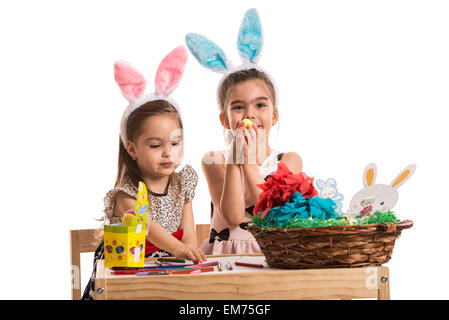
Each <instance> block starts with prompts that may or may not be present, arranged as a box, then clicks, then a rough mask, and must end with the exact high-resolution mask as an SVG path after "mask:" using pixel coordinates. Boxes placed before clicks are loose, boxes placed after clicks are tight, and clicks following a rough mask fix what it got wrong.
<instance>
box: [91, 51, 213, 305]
mask: <svg viewBox="0 0 449 320" xmlns="http://www.w3.org/2000/svg"><path fill="white" fill-rule="evenodd" d="M186 62H187V50H186V48H185V47H183V46H180V47H177V48H176V49H174V50H173V51H172V52H170V53H169V54H168V55H167V56H166V57H165V58H164V59H163V60H162V62H161V64H160V65H159V68H158V70H157V72H156V79H155V87H156V91H155V93H151V94H145V93H144V92H145V85H146V81H145V78H144V77H143V76H142V75H141V74H140V73H139V72H138V71H137V70H136V69H135V68H133V67H132V66H131V65H129V64H128V63H126V62H123V61H120V62H117V63H116V64H115V67H114V71H115V81H116V82H117V84H118V85H119V87H120V89H121V91H122V93H123V95H124V96H125V98H126V99H127V100H128V101H129V105H128V106H127V108H126V109H125V111H124V113H123V116H122V120H121V124H120V141H119V159H118V174H117V179H116V182H115V186H114V189H112V190H110V191H109V192H108V193H107V194H106V197H105V199H104V203H105V210H104V211H105V214H106V218H107V220H109V222H110V223H117V222H120V220H121V216H122V215H123V214H124V213H126V212H127V211H128V210H129V209H133V208H134V207H135V205H136V196H137V187H138V183H139V181H143V182H145V184H146V186H147V189H148V200H149V203H150V210H149V222H148V227H147V240H146V246H145V256H146V257H148V256H151V257H158V256H166V255H173V256H176V257H179V258H187V259H190V260H192V261H194V262H202V261H204V260H205V256H204V253H203V252H202V251H201V250H200V249H199V248H198V246H197V241H196V235H195V231H194V221H193V212H192V199H193V197H194V194H195V188H196V185H197V180H198V176H197V174H196V172H195V171H194V170H193V168H192V167H191V166H190V165H186V166H184V167H183V168H182V169H181V170H180V171H175V169H177V168H178V167H179V165H180V163H181V159H182V155H183V132H182V130H183V125H182V120H181V115H180V110H179V107H178V105H177V104H176V102H175V101H174V100H172V99H171V98H170V97H169V94H170V93H171V92H172V91H173V90H174V88H175V87H176V85H177V84H178V83H179V81H180V79H181V76H182V74H183V72H184V66H185V64H186ZM103 258H104V248H103V243H101V244H100V246H99V247H98V249H97V250H96V252H95V259H94V272H93V274H92V277H91V280H90V282H89V284H88V286H87V287H86V289H85V291H84V294H83V299H92V297H93V292H94V279H95V273H96V262H97V260H98V259H103Z"/></svg>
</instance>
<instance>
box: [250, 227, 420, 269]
mask: <svg viewBox="0 0 449 320" xmlns="http://www.w3.org/2000/svg"><path fill="white" fill-rule="evenodd" d="M412 226H413V222H412V221H410V220H405V221H401V222H399V223H397V224H394V223H381V224H370V225H353V226H332V227H319V228H295V229H284V228H273V229H269V230H264V231H262V232H261V230H262V229H261V227H259V226H256V225H254V224H251V225H250V226H249V228H248V231H250V232H251V233H252V234H253V235H254V237H255V238H256V240H257V242H258V244H259V246H260V248H261V250H262V253H263V254H264V255H265V259H266V261H267V264H268V265H269V266H270V267H274V268H283V269H310V268H351V267H362V266H369V265H381V264H384V263H386V262H388V261H389V260H390V258H391V255H392V253H393V248H394V242H395V241H396V239H397V238H399V236H400V235H401V231H402V230H403V229H408V228H411V227H412Z"/></svg>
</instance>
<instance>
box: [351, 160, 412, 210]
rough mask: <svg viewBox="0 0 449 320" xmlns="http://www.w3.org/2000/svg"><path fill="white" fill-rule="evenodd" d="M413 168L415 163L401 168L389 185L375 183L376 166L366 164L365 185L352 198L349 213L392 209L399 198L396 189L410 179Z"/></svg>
mask: <svg viewBox="0 0 449 320" xmlns="http://www.w3.org/2000/svg"><path fill="white" fill-rule="evenodd" d="M415 170H416V165H415V164H411V165H409V166H408V167H406V168H405V169H404V170H402V171H401V172H400V173H399V174H398V175H397V177H396V178H394V180H393V181H392V182H391V183H390V184H389V185H386V184H376V177H377V166H376V164H375V163H370V164H368V165H367V166H366V168H365V171H364V172H363V185H364V186H365V187H364V188H363V189H362V190H360V191H359V192H357V193H356V194H355V195H354V197H353V198H352V200H351V203H350V207H349V211H350V213H351V214H353V215H354V214H358V215H360V216H365V215H370V214H371V213H374V212H376V211H381V212H386V211H388V210H391V209H393V207H394V206H395V205H396V203H397V202H398V199H399V193H398V191H397V189H398V188H399V187H400V186H401V185H403V184H404V183H405V182H406V181H407V180H408V179H410V177H411V176H412V175H413V173H414V172H415Z"/></svg>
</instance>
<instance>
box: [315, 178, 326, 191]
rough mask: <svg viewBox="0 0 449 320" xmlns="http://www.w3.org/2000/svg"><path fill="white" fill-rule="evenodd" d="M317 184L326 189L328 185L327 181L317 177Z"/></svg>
mask: <svg viewBox="0 0 449 320" xmlns="http://www.w3.org/2000/svg"><path fill="white" fill-rule="evenodd" d="M316 185H317V187H318V188H320V189H324V188H325V187H326V183H324V181H323V180H320V179H316Z"/></svg>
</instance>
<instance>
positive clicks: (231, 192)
mask: <svg viewBox="0 0 449 320" xmlns="http://www.w3.org/2000/svg"><path fill="white" fill-rule="evenodd" d="M211 159H215V160H216V161H211ZM202 168H203V172H204V175H205V177H206V180H207V184H208V187H209V193H210V195H211V198H212V202H213V203H215V204H218V205H219V206H220V211H221V213H222V215H223V217H224V218H225V220H226V221H227V223H229V224H230V225H233V226H236V225H239V224H240V223H241V222H242V220H243V217H244V214H245V199H244V196H243V188H242V182H241V175H240V169H239V167H238V165H235V164H225V159H224V157H223V156H222V155H221V154H219V153H218V152H216V153H208V154H206V155H205V156H204V157H203V160H202Z"/></svg>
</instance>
